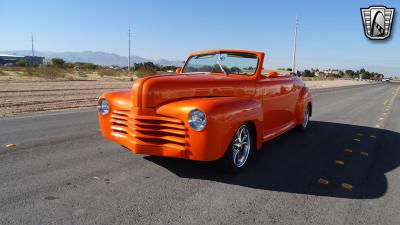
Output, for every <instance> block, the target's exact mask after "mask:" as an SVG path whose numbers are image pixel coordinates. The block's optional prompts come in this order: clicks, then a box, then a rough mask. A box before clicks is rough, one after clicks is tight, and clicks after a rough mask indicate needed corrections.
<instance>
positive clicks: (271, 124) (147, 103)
mask: <svg viewBox="0 0 400 225" xmlns="http://www.w3.org/2000/svg"><path fill="white" fill-rule="evenodd" d="M263 61H264V53H262V52H253V51H243V50H208V51H200V52H194V53H192V54H191V55H190V56H189V57H188V59H187V60H186V62H185V64H184V66H183V67H182V68H178V69H177V71H176V74H166V75H155V76H149V77H145V78H141V79H138V80H136V81H135V82H134V84H133V87H132V89H131V90H125V91H115V92H108V93H105V94H103V95H101V96H100V98H99V101H98V117H99V121H100V127H101V132H102V134H103V135H104V137H106V138H107V139H109V140H111V141H114V142H117V143H119V144H121V145H122V146H124V147H126V148H128V149H129V150H131V151H133V152H135V153H139V154H148V155H158V156H166V157H176V158H184V159H190V160H201V161H213V160H221V161H222V162H223V164H224V165H225V166H226V167H227V168H228V169H230V170H232V171H235V172H238V171H240V170H242V169H243V168H244V167H245V166H246V165H247V164H248V163H247V161H248V159H249V158H250V156H251V155H252V154H253V153H254V152H255V151H256V150H257V149H261V148H262V143H263V142H265V141H267V140H269V139H271V138H274V137H276V136H278V135H280V134H282V133H284V132H285V131H288V130H289V129H291V128H294V127H296V126H297V127H298V128H299V129H300V130H305V129H306V128H307V125H308V122H309V118H310V116H311V112H312V103H311V94H310V92H309V90H308V88H307V87H305V85H304V83H303V81H302V80H301V79H300V78H298V77H297V76H295V75H291V74H288V75H278V74H277V73H276V72H270V73H268V74H266V75H263V74H262V70H263Z"/></svg>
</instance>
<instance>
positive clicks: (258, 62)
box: [182, 51, 260, 77]
mask: <svg viewBox="0 0 400 225" xmlns="http://www.w3.org/2000/svg"><path fill="white" fill-rule="evenodd" d="M212 54H244V55H251V56H254V57H256V59H257V65H256V66H255V70H254V73H253V74H237V73H228V72H227V73H223V72H222V73H219V72H183V71H185V68H186V66H187V64H188V62H189V61H190V59H192V58H193V57H196V56H202V55H212ZM259 65H260V57H259V55H258V54H256V53H253V52H246V51H209V52H202V53H198V54H192V55H190V56H189V57H188V58H187V60H186V61H185V64H184V65H183V67H182V73H183V74H201V73H211V74H216V75H223V76H227V75H233V76H241V77H254V76H255V75H257V74H258V70H259V68H258V67H259Z"/></svg>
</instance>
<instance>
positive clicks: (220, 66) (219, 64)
mask: <svg viewBox="0 0 400 225" xmlns="http://www.w3.org/2000/svg"><path fill="white" fill-rule="evenodd" d="M217 64H218V66H219V68H221V70H222V71H223V72H224V74H225V75H228V73H227V72H226V71H225V70H224V67H222V65H221V63H220V62H219V60H217Z"/></svg>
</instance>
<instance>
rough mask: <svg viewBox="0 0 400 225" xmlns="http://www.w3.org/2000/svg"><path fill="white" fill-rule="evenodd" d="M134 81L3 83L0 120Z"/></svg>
mask: <svg viewBox="0 0 400 225" xmlns="http://www.w3.org/2000/svg"><path fill="white" fill-rule="evenodd" d="M365 83H368V82H362V81H352V80H333V81H306V84H307V86H308V87H310V88H312V89H314V88H328V87H338V86H348V85H360V84H365ZM131 86H132V81H129V79H126V80H96V81H93V80H92V81H21V80H0V117H6V116H14V115H18V114H22V113H23V114H26V113H34V112H44V111H58V110H71V109H77V108H84V107H94V106H95V105H96V104H97V98H98V97H99V96H100V95H101V94H102V93H104V92H107V91H111V90H118V89H127V88H130V87H131Z"/></svg>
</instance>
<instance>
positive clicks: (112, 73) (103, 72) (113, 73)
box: [96, 68, 128, 77]
mask: <svg viewBox="0 0 400 225" xmlns="http://www.w3.org/2000/svg"><path fill="white" fill-rule="evenodd" d="M96 72H97V74H99V76H100V77H104V76H108V77H119V76H126V75H128V72H127V71H125V70H115V69H110V68H100V69H97V70H96Z"/></svg>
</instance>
